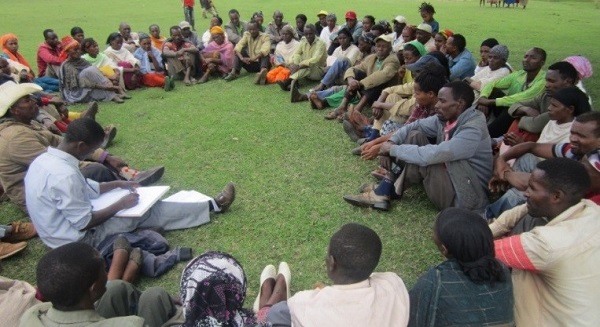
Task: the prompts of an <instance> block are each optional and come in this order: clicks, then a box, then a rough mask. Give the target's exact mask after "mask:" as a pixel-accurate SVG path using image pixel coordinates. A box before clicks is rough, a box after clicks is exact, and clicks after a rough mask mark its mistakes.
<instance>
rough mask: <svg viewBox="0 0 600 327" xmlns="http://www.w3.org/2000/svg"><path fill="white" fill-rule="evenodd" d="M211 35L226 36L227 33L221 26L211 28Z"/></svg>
mask: <svg viewBox="0 0 600 327" xmlns="http://www.w3.org/2000/svg"><path fill="white" fill-rule="evenodd" d="M210 34H211V35H212V34H222V35H225V31H224V30H223V28H222V27H221V26H218V25H215V26H213V27H211V28H210Z"/></svg>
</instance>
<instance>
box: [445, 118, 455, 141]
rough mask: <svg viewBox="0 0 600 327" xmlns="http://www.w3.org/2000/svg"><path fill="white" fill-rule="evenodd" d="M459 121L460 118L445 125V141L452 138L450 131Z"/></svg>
mask: <svg viewBox="0 0 600 327" xmlns="http://www.w3.org/2000/svg"><path fill="white" fill-rule="evenodd" d="M457 123H458V119H457V120H455V121H453V122H449V121H448V122H446V125H445V126H444V141H448V140H449V139H450V131H451V130H452V129H453V128H454V127H456V124H457Z"/></svg>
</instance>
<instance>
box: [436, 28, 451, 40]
mask: <svg viewBox="0 0 600 327" xmlns="http://www.w3.org/2000/svg"><path fill="white" fill-rule="evenodd" d="M438 34H440V35H442V36H443V37H444V39H446V40H447V39H448V38H449V37H451V36H453V35H454V32H452V31H451V30H449V29H445V30H443V31H439V32H438Z"/></svg>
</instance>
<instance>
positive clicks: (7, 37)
mask: <svg viewBox="0 0 600 327" xmlns="http://www.w3.org/2000/svg"><path fill="white" fill-rule="evenodd" d="M12 39H15V40H17V41H18V40H19V39H18V38H17V36H16V35H14V34H12V33H9V34H4V35H2V37H0V44H1V45H2V52H4V53H5V54H6V55H7V56H8V58H10V60H13V61H16V62H18V63H20V64H22V65H25V66H27V67H29V69H30V70H31V66H30V65H29V62H27V59H25V58H24V57H23V56H22V55H21V54H20V53H18V52H17V53H12V52H10V51H9V50H8V49H7V48H6V43H8V40H12Z"/></svg>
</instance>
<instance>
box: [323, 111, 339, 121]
mask: <svg viewBox="0 0 600 327" xmlns="http://www.w3.org/2000/svg"><path fill="white" fill-rule="evenodd" d="M340 117H342V118H343V117H344V111H342V110H340V109H335V110H334V111H331V112H329V113H328V114H327V115H325V119H327V120H334V119H339V118H340Z"/></svg>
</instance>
